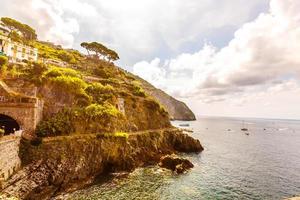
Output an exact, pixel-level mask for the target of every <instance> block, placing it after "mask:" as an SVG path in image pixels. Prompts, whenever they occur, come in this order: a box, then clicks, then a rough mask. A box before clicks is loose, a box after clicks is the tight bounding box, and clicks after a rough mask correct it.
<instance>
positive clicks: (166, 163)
mask: <svg viewBox="0 0 300 200" xmlns="http://www.w3.org/2000/svg"><path fill="white" fill-rule="evenodd" d="M158 165H159V166H160V167H162V168H166V169H170V170H172V171H175V172H176V173H177V174H182V173H184V172H185V171H187V170H188V169H191V168H193V167H194V165H193V163H191V162H190V161H189V160H187V159H184V158H179V157H178V156H176V155H174V154H173V155H166V156H163V157H161V159H160V162H159V164H158Z"/></svg>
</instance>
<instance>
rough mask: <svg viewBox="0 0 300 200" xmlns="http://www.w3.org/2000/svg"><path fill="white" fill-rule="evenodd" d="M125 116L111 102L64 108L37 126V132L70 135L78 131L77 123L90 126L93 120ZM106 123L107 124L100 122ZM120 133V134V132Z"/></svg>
mask: <svg viewBox="0 0 300 200" xmlns="http://www.w3.org/2000/svg"><path fill="white" fill-rule="evenodd" d="M118 118H123V115H122V113H120V112H119V110H118V109H116V108H115V107H114V106H112V105H111V104H109V103H105V104H104V105H99V104H91V105H88V106H86V107H85V108H73V109H63V110H62V111H60V112H59V113H57V114H55V115H53V116H52V117H50V118H48V119H47V120H43V121H42V122H40V123H39V125H38V126H37V130H36V133H37V135H38V136H39V137H49V136H58V135H69V134H72V133H74V132H75V131H76V127H75V126H76V123H77V122H79V123H82V122H86V123H87V124H81V126H88V125H89V124H90V123H92V122H97V121H101V122H105V123H106V122H107V121H112V120H113V119H118ZM100 125H106V124H98V126H100ZM119 135H120V134H119Z"/></svg>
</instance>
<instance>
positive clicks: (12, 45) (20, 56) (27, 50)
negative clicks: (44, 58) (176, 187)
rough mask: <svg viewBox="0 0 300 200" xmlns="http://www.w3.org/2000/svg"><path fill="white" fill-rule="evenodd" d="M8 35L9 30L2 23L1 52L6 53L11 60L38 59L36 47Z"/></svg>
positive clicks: (0, 29)
mask: <svg viewBox="0 0 300 200" xmlns="http://www.w3.org/2000/svg"><path fill="white" fill-rule="evenodd" d="M8 35H9V30H8V29H7V28H6V27H4V26H2V25H1V24H0V54H5V55H6V56H7V57H8V58H9V61H10V62H22V61H23V60H27V61H37V59H38V50H37V49H36V48H34V47H31V46H28V45H24V44H22V43H19V42H15V41H12V40H11V39H10V38H8Z"/></svg>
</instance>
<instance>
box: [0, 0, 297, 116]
mask: <svg viewBox="0 0 300 200" xmlns="http://www.w3.org/2000/svg"><path fill="white" fill-rule="evenodd" d="M20 5H22V6H20ZM299 10H300V1H299V0H251V1H249V0H222V1H220V0H188V1H183V0H164V1H161V0H143V1H140V0H127V1H123V0H110V1H107V0H80V1H79V0H26V1H24V0H2V1H1V7H0V15H1V16H8V17H12V18H15V19H17V20H20V21H22V22H24V23H27V24H29V25H31V26H32V27H34V28H35V29H36V30H37V33H38V36H39V39H41V40H46V41H47V40H49V41H53V42H55V43H57V44H62V45H63V46H64V47H67V48H75V49H78V50H81V51H83V49H81V48H80V43H81V42H83V41H99V42H101V43H103V44H105V45H106V46H108V47H109V48H112V49H115V50H116V51H117V52H118V53H119V55H120V58H121V59H120V60H119V61H118V62H117V64H118V65H120V66H121V67H122V68H124V69H127V70H128V71H131V72H133V73H135V74H137V75H139V76H141V77H142V78H144V79H146V80H147V81H149V82H150V83H152V84H153V85H155V86H156V87H158V88H161V89H163V90H164V91H166V92H167V93H168V94H170V95H172V96H174V97H175V98H177V99H179V100H182V101H184V102H185V103H187V105H188V106H189V107H190V108H191V109H192V110H193V111H194V113H195V114H196V115H198V116H200V115H211V116H233V117H234V116H239V117H262V118H291V119H300V105H299V102H300V53H299V52H300V12H299Z"/></svg>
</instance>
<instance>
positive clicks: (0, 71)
mask: <svg viewBox="0 0 300 200" xmlns="http://www.w3.org/2000/svg"><path fill="white" fill-rule="evenodd" d="M7 63H8V59H7V57H6V56H0V75H1V78H5V77H6V75H7Z"/></svg>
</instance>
